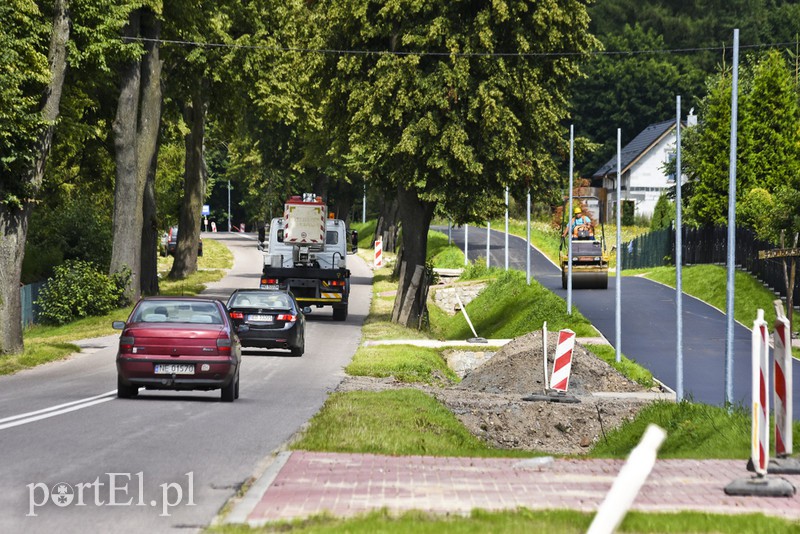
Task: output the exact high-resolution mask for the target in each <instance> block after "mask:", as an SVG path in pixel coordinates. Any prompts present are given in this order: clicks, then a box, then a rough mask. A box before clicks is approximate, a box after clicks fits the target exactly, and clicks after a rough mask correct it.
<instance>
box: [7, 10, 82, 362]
mask: <svg viewBox="0 0 800 534" xmlns="http://www.w3.org/2000/svg"><path fill="white" fill-rule="evenodd" d="M51 14H52V15H51V19H50V20H51V21H52V22H51V24H48V23H47V22H46V20H47V18H46V17H45V16H43V15H42V13H41V12H40V11H39V9H38V8H37V6H36V5H35V4H34V3H33V2H29V1H26V0H11V1H10V2H4V3H3V4H2V6H0V97H2V98H0V174H2V176H3V180H2V182H0V354H9V353H11V354H13V353H19V352H21V351H22V349H23V340H22V321H21V317H20V313H21V310H20V297H19V284H20V279H21V273H22V260H23V256H24V250H25V242H26V240H27V230H28V221H29V220H30V215H31V211H32V210H33V207H34V205H35V203H36V197H37V194H38V192H39V190H40V189H41V187H42V182H43V180H44V169H45V164H46V160H47V157H48V154H49V153H50V147H51V143H52V139H53V129H54V126H55V122H56V120H57V119H58V114H59V107H60V103H61V93H62V88H63V84H64V73H65V71H66V67H67V61H66V56H67V41H68V40H69V29H70V20H69V1H68V0H55V1H54V3H53V5H52V11H51ZM48 36H49V39H48V38H47V37H48Z"/></svg>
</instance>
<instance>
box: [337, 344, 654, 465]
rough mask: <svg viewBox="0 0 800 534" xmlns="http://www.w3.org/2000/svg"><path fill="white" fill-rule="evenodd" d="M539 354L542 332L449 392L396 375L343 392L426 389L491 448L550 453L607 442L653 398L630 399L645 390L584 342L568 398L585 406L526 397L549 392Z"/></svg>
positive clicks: (359, 380)
mask: <svg viewBox="0 0 800 534" xmlns="http://www.w3.org/2000/svg"><path fill="white" fill-rule="evenodd" d="M557 341H558V333H557V332H553V333H550V334H548V354H549V358H548V369H549V371H550V372H551V373H552V369H553V354H554V353H555V348H556V345H557ZM542 355H543V350H542V334H541V332H534V333H531V334H527V335H525V336H522V337H519V338H517V339H514V340H513V341H511V342H510V343H508V344H507V345H506V346H505V347H504V348H503V349H502V350H500V351H498V352H497V353H496V354H494V355H493V356H492V357H491V358H490V359H488V360H486V359H484V358H483V353H481V357H480V358H474V362H483V363H480V364H479V365H478V366H477V367H474V368H473V369H472V370H471V371H469V372H467V374H466V375H465V376H464V378H463V380H462V381H461V382H460V383H458V384H454V385H452V386H450V387H444V388H442V387H435V386H428V385H425V384H408V383H401V382H398V381H397V380H395V379H394V378H393V377H388V378H382V379H377V378H368V377H346V378H345V380H344V381H343V382H342V383H341V384H340V385H339V388H338V390H339V391H353V390H367V391H382V390H386V389H397V388H408V387H414V388H417V389H421V390H423V391H425V392H427V393H428V394H430V395H432V396H434V397H435V398H436V399H438V400H439V402H441V403H442V404H444V405H445V406H447V408H448V409H449V410H450V411H451V412H453V414H454V415H455V416H456V417H457V418H458V419H459V421H461V423H462V424H463V425H464V426H465V427H467V428H468V429H469V431H470V432H471V433H472V434H474V435H475V436H477V437H479V438H480V439H482V440H483V441H485V442H486V443H487V444H489V445H490V446H492V447H496V448H505V449H526V450H537V451H542V452H547V453H550V454H582V453H586V452H588V451H589V450H590V448H591V447H592V445H594V444H595V443H597V442H598V441H599V440H603V439H605V436H606V433H607V432H609V431H610V430H612V429H614V428H617V427H619V426H620V425H621V424H622V423H624V422H625V421H627V420H630V419H633V418H634V417H636V414H637V413H638V412H639V411H640V410H641V409H642V408H643V407H645V406H647V405H648V404H650V403H651V402H653V400H654V397H652V396H649V395H646V394H645V395H631V393H635V392H643V391H645V388H643V387H642V386H641V385H639V384H637V383H636V382H633V381H631V380H628V379H627V378H625V377H624V376H622V375H621V374H620V373H618V372H617V371H616V370H615V369H614V368H612V367H611V366H609V365H608V364H606V363H605V362H604V361H602V360H601V359H599V358H598V357H597V356H595V355H594V354H592V353H590V352H588V351H587V350H586V349H585V348H584V347H583V346H582V345H580V344H579V343H576V344H575V349H574V351H573V359H572V373H571V378H570V383H569V393H570V394H571V395H574V396H575V397H576V398H578V399H579V400H580V402H578V403H569V404H567V403H560V402H547V401H534V402H532V401H527V400H523V399H524V397H527V396H529V395H531V394H537V395H539V396H542V394H543V393H544V392H545V390H544V371H543V368H544V362H543V359H542ZM474 362H473V363H474ZM548 378H549V375H548ZM599 393H606V394H605V395H599Z"/></svg>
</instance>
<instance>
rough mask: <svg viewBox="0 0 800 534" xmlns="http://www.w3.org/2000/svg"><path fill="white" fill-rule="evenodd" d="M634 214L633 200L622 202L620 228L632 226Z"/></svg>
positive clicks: (634, 205)
mask: <svg viewBox="0 0 800 534" xmlns="http://www.w3.org/2000/svg"><path fill="white" fill-rule="evenodd" d="M635 212H636V204H635V203H634V202H633V200H623V201H622V215H621V217H620V218H621V219H622V226H633V223H634V214H635Z"/></svg>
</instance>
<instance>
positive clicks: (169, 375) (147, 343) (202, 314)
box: [113, 297, 247, 402]
mask: <svg viewBox="0 0 800 534" xmlns="http://www.w3.org/2000/svg"><path fill="white" fill-rule="evenodd" d="M113 326H114V328H115V329H117V330H122V334H121V335H120V338H119V350H118V352H117V396H118V397H120V398H131V397H135V396H137V395H138V394H139V388H140V387H144V388H147V389H172V390H191V389H201V390H212V389H220V390H221V393H220V395H221V398H222V400H223V401H225V402H233V400H234V399H236V398H238V397H239V368H240V366H241V361H242V347H241V343H240V342H239V335H238V333H237V330H239V331H246V330H247V327H246V326H245V327H239V328H238V329H237V327H236V325H234V324H233V322H232V321H231V320H230V317H228V311H227V310H226V309H225V306H224V305H223V304H222V303H221V302H220V301H218V300H214V299H209V298H202V297H145V298H143V299H141V300H140V301H139V302H138V303H137V304H136V306H134V308H133V310H132V311H131V314H130V316H129V317H128V320H127V321H114V323H113Z"/></svg>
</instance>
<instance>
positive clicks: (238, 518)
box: [222, 451, 292, 524]
mask: <svg viewBox="0 0 800 534" xmlns="http://www.w3.org/2000/svg"><path fill="white" fill-rule="evenodd" d="M291 456H292V451H283V452H280V453H278V455H277V456H275V457H274V458H273V459H272V461H271V462H270V463H269V465H267V466H266V468H265V469H264V471H263V472H262V473H256V474H255V475H254V478H256V482H255V484H253V485H252V486H250V487H249V488H248V489H247V493H245V494H244V497H242V499H241V500H240V501H238V502H236V503H235V504H234V505H233V509H232V510H231V512H230V513H229V514H228V515H227V516H226V517H225V518H224V519H223V520H222V523H223V524H224V523H247V518H248V517H250V514H252V513H253V510H254V509H255V507H256V506H257V505H258V503H260V502H261V499H263V497H264V494H265V493H266V492H267V489H269V487H270V486H271V485H272V483H273V482H274V481H275V478H276V477H277V476H278V474H279V473H280V472H281V469H283V466H284V465H286V462H288V461H289V458H291Z"/></svg>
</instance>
